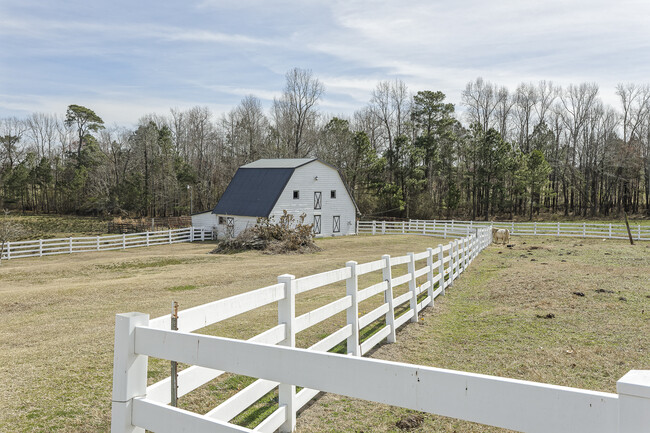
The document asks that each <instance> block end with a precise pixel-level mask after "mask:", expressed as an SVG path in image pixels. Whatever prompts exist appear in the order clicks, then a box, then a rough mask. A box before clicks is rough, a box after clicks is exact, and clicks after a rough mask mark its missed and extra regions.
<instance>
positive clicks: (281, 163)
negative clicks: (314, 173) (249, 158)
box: [241, 158, 316, 168]
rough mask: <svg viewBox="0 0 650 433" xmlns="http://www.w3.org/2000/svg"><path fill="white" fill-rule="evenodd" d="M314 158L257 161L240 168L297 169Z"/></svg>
mask: <svg viewBox="0 0 650 433" xmlns="http://www.w3.org/2000/svg"><path fill="white" fill-rule="evenodd" d="M315 160H316V158H275V159H258V160H257V161H253V162H251V163H249V164H246V165H242V166H241V168H298V167H300V166H303V165H305V164H308V163H310V162H312V161H315Z"/></svg>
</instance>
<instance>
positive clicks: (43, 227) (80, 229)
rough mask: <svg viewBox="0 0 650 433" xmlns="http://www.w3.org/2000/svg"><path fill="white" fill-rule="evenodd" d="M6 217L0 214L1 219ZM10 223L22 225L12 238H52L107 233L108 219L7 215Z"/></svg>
mask: <svg viewBox="0 0 650 433" xmlns="http://www.w3.org/2000/svg"><path fill="white" fill-rule="evenodd" d="M2 218H5V216H4V215H1V214H0V219H2ZM6 220H8V221H9V222H10V223H12V224H15V225H17V226H20V228H21V233H20V235H19V236H18V237H16V238H15V239H11V240H15V241H17V240H30V239H52V238H64V237H69V236H96V235H101V234H105V233H106V231H107V227H108V226H107V223H108V220H106V219H103V218H96V217H80V216H72V215H20V214H16V213H11V214H9V215H7V216H6Z"/></svg>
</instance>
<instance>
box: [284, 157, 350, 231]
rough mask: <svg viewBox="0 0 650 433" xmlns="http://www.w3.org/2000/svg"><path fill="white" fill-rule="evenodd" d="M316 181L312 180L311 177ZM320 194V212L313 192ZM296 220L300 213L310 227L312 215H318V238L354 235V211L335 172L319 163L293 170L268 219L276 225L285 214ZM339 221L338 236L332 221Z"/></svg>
mask: <svg viewBox="0 0 650 433" xmlns="http://www.w3.org/2000/svg"><path fill="white" fill-rule="evenodd" d="M316 176H317V177H318V180H315V179H314V177H316ZM294 190H298V191H300V198H299V199H298V200H294V198H293V191H294ZM331 190H336V198H335V199H332V198H330V191H331ZM316 191H321V192H322V193H323V194H322V200H323V202H322V208H321V210H320V211H318V210H314V192H316ZM285 209H286V211H287V212H289V213H291V214H292V215H294V216H295V217H299V216H300V215H301V214H302V213H305V214H307V218H306V219H305V222H306V223H308V224H311V223H312V222H313V221H314V214H320V215H321V234H320V235H319V236H338V235H350V234H355V230H356V208H355V206H354V202H353V201H352V198H351V197H350V195H349V194H348V192H347V189H346V188H345V184H344V183H343V180H342V179H341V176H340V175H339V173H338V171H336V170H335V169H334V168H332V167H330V166H328V165H326V164H323V163H322V162H320V161H313V162H310V163H308V164H306V165H303V166H301V167H298V168H296V169H295V171H294V173H293V176H291V178H290V179H289V182H288V183H287V185H286V186H285V188H284V190H283V191H282V193H281V194H280V198H279V199H278V201H277V202H276V204H275V206H274V207H273V210H272V211H271V216H273V217H274V218H275V220H276V221H277V220H278V219H279V218H280V216H282V211H283V210H285ZM334 215H339V216H340V217H341V231H340V233H334V232H333V217H334Z"/></svg>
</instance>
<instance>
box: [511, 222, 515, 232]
mask: <svg viewBox="0 0 650 433" xmlns="http://www.w3.org/2000/svg"><path fill="white" fill-rule="evenodd" d="M510 225H511V228H512V230H510V233H514V232H515V222H514V221H512V222H511V223H510Z"/></svg>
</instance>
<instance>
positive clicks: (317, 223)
mask: <svg viewBox="0 0 650 433" xmlns="http://www.w3.org/2000/svg"><path fill="white" fill-rule="evenodd" d="M314 234H316V235H318V234H320V215H314Z"/></svg>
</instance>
